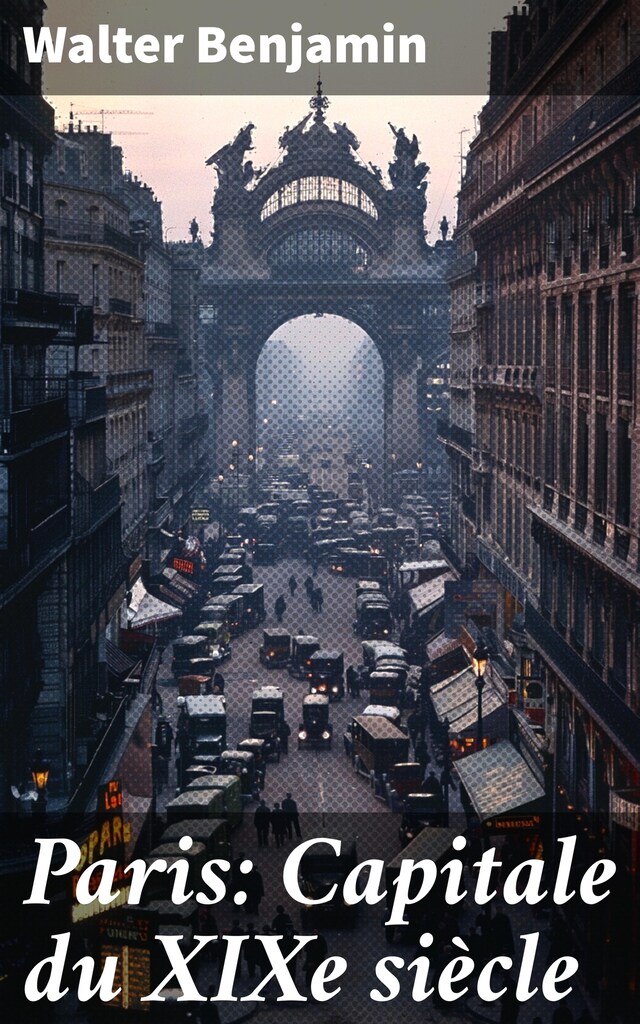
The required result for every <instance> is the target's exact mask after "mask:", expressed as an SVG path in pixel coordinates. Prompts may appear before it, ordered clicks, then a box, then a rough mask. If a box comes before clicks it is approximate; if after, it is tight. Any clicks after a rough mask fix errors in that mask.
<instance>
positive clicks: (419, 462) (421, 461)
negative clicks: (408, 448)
mask: <svg viewBox="0 0 640 1024" xmlns="http://www.w3.org/2000/svg"><path fill="white" fill-rule="evenodd" d="M416 469H417V470H418V473H419V474H420V480H419V484H418V494H423V492H424V481H423V477H422V471H423V469H424V459H416Z"/></svg>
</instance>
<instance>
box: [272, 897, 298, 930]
mask: <svg viewBox="0 0 640 1024" xmlns="http://www.w3.org/2000/svg"><path fill="white" fill-rule="evenodd" d="M287 928H293V921H292V920H291V918H290V917H289V915H288V914H287V912H286V910H285V909H284V907H283V906H282V904H281V903H279V904H278V906H277V907H276V916H275V917H274V919H273V921H272V922H271V931H272V932H273V934H274V935H282V934H283V933H284V932H285V931H286V930H287Z"/></svg>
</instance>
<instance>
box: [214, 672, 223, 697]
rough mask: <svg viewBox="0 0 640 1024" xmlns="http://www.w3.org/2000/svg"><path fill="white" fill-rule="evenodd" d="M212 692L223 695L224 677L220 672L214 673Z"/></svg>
mask: <svg viewBox="0 0 640 1024" xmlns="http://www.w3.org/2000/svg"><path fill="white" fill-rule="evenodd" d="M213 692H214V693H218V694H220V695H222V694H223V693H224V676H223V675H222V672H216V673H215V674H214V677H213Z"/></svg>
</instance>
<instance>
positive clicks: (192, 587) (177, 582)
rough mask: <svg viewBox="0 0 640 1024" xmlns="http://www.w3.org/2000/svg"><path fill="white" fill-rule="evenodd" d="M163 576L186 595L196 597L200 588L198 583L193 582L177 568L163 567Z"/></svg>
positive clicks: (174, 587) (171, 585)
mask: <svg viewBox="0 0 640 1024" xmlns="http://www.w3.org/2000/svg"><path fill="white" fill-rule="evenodd" d="M162 576H163V578H164V579H165V580H166V581H167V583H168V584H169V586H170V587H173V589H174V590H178V591H180V593H183V594H184V595H185V597H195V596H196V595H197V594H198V592H199V590H200V588H199V586H198V584H197V583H192V582H191V580H188V579H187V578H186V576H183V575H182V574H181V573H179V572H178V571H177V569H163V570H162Z"/></svg>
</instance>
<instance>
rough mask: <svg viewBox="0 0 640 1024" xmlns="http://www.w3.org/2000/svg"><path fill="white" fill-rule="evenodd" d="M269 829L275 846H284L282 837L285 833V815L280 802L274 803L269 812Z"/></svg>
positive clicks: (283, 837)
mask: <svg viewBox="0 0 640 1024" xmlns="http://www.w3.org/2000/svg"><path fill="white" fill-rule="evenodd" d="M271 831H272V832H273V838H274V839H275V841H276V847H280V846H284V839H285V836H286V834H287V816H286V814H285V813H284V811H283V810H282V808H281V806H280V804H277V803H276V804H274V805H273V810H272V812H271Z"/></svg>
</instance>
